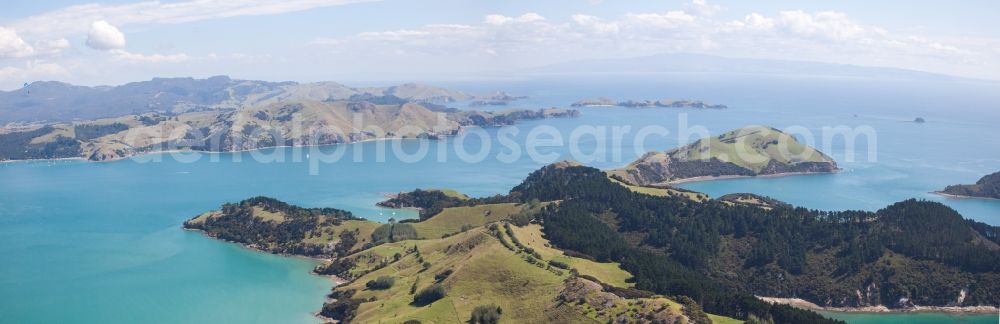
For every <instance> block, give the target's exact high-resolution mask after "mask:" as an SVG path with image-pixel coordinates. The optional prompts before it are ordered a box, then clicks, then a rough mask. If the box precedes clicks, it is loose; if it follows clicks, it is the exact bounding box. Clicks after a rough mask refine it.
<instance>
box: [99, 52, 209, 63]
mask: <svg viewBox="0 0 1000 324" xmlns="http://www.w3.org/2000/svg"><path fill="white" fill-rule="evenodd" d="M111 54H112V56H113V57H114V58H115V59H117V60H120V61H125V62H129V63H179V62H185V61H188V60H191V57H190V56H188V55H187V54H184V53H180V54H171V55H163V54H151V55H145V54H138V53H131V52H128V51H125V50H121V49H114V50H111Z"/></svg>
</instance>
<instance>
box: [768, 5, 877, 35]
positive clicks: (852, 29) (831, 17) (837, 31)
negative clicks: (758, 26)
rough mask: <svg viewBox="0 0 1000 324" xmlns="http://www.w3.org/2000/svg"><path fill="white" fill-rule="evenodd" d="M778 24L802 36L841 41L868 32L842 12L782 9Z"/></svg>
mask: <svg viewBox="0 0 1000 324" xmlns="http://www.w3.org/2000/svg"><path fill="white" fill-rule="evenodd" d="M779 21H780V26H781V27H782V28H786V29H788V30H789V31H791V32H792V33H795V34H799V35H802V36H814V37H823V38H826V39H830V40H837V41H843V40H847V39H852V38H856V37H858V36H862V35H864V34H865V33H866V32H868V31H867V30H866V29H865V28H864V27H862V26H861V25H860V24H857V23H855V22H854V21H852V20H850V19H848V18H847V14H845V13H843V12H833V11H821V12H817V13H815V14H809V13H806V12H804V11H801V10H794V11H782V12H781V14H780V19H779Z"/></svg>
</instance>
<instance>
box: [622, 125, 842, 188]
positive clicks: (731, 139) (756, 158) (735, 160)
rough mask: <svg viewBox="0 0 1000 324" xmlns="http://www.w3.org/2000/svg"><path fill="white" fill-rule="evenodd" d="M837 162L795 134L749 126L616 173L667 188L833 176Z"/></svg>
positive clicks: (646, 157)
mask: <svg viewBox="0 0 1000 324" xmlns="http://www.w3.org/2000/svg"><path fill="white" fill-rule="evenodd" d="M836 170H837V164H836V162H834V161H833V160H832V159H831V158H830V157H828V156H826V155H825V154H823V153H822V152H820V151H818V150H816V149H815V148H812V147H809V146H807V145H805V144H802V143H800V142H799V141H797V140H796V139H795V138H794V137H793V136H791V135H789V134H786V133H784V132H781V131H779V130H777V129H774V128H770V127H763V126H753V127H745V128H740V129H736V130H732V131H729V132H727V133H725V134H722V135H719V136H715V137H709V138H703V139H700V140H698V141H695V142H694V143H691V144H688V145H685V146H682V147H679V148H676V149H673V150H670V151H666V152H651V153H647V154H646V155H643V156H642V157H641V158H639V159H638V160H636V161H634V162H632V163H631V164H629V165H628V166H626V167H624V168H622V169H618V170H612V171H611V172H610V173H611V174H612V175H614V176H615V177H617V178H619V179H622V180H624V181H626V182H628V183H631V184H640V185H653V184H666V183H670V182H676V181H681V180H686V179H694V178H707V177H723V176H757V175H776V174H792V173H817V172H833V171H836Z"/></svg>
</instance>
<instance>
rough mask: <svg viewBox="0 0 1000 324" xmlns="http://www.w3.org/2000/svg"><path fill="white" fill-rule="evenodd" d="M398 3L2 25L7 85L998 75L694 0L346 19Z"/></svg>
mask: <svg viewBox="0 0 1000 324" xmlns="http://www.w3.org/2000/svg"><path fill="white" fill-rule="evenodd" d="M399 5H401V3H400V2H398V1H359V0H294V1H283V2H276V1H263V0H240V1H217V0H203V1H181V2H171V3H161V2H157V1H146V2H136V3H130V4H120V5H101V4H82V5H73V6H68V7H64V8H58V9H54V10H41V11H39V12H37V13H35V14H32V15H27V16H25V17H21V18H15V19H13V20H10V21H3V20H0V88H4V89H9V88H11V87H15V86H16V85H19V84H21V83H22V82H28V81H32V80H42V79H57V80H63V81H70V82H76V83H82V84H108V83H116V82H121V81H123V80H139V79H148V78H151V77H154V76H171V75H184V74H187V75H195V76H204V75H212V74H239V73H238V72H241V73H246V75H238V76H241V77H255V78H271V79H280V80H298V81H309V80H317V79H328V80H329V79H376V78H385V79H391V78H406V77H421V76H423V77H431V78H434V77H469V76H473V75H476V74H480V73H492V74H494V75H496V74H498V73H499V74H502V73H503V71H510V70H518V69H526V68H532V67H538V66H544V65H549V64H557V63H565V62H569V61H579V60H587V59H613V58H627V57H635V56H646V55H655V54H663V53H696V54H708V55H718V56H724V57H740V58H757V59H773V60H796V61H817V62H826V63H838V64H851V65H860V66H876V67H892V68H902V69H910V70H917V71H926V72H934V73H941V74H949V75H956V76H963V77H972V78H981V79H993V80H997V79H1000V59H998V58H1000V40H998V39H997V38H995V36H996V35H986V36H983V35H982V33H957V34H943V33H937V32H934V33H929V32H922V31H923V30H926V28H924V27H921V26H915V27H913V28H898V27H896V28H890V27H885V26H883V25H880V24H878V23H877V22H871V21H862V20H859V19H857V18H854V17H853V16H852V15H849V14H848V13H847V12H844V11H837V10H804V9H797V8H794V7H792V8H788V9H782V10H777V11H771V12H768V11H765V10H760V11H758V10H752V9H751V10H745V9H739V10H738V9H733V8H729V7H728V6H727V5H723V4H716V3H714V2H711V3H710V2H707V1H706V0H694V1H691V2H686V3H679V4H676V5H675V6H674V7H673V8H666V10H649V8H640V9H646V10H638V9H636V10H631V9H632V8H609V9H607V10H600V9H603V8H604V7H602V6H608V5H607V4H604V3H596V4H579V5H578V6H576V7H573V6H565V7H566V8H563V7H558V8H551V7H544V8H543V7H540V8H530V7H531V6H527V7H526V8H513V7H514V6H510V7H511V8H505V6H494V7H496V8H503V9H507V10H497V11H507V13H497V12H496V11H495V12H492V13H486V14H482V13H485V12H488V11H485V10H484V9H481V8H480V9H478V10H474V8H470V9H469V10H467V12H468V13H467V14H464V13H463V12H465V11H463V10H462V8H458V9H454V10H453V11H455V12H457V13H453V14H449V15H444V14H442V17H436V16H428V17H422V18H421V19H411V20H400V21H390V20H386V21H389V22H385V21H382V19H381V18H382V17H378V16H374V15H375V14H379V13H385V11H379V10H369V11H368V15H369V16H367V17H363V16H359V15H355V14H350V15H351V17H348V18H352V17H353V19H354V21H348V20H346V18H344V17H342V16H337V14H338V13H339V12H348V11H364V10H368V9H367V8H377V9H382V7H380V6H399ZM786 5H790V6H794V5H796V3H794V2H792V3H789V4H786ZM540 6H541V5H540ZM519 7H525V6H523V5H522V6H519ZM28 9H30V8H28ZM532 9H538V10H532ZM612 9H616V10H612ZM854 9H855V10H857V8H854ZM972 9H975V8H972ZM486 10H488V9H486ZM371 11H376V13H371ZM744 11H745V12H744ZM384 15H386V16H392V14H391V13H385V14H384ZM330 16H337V17H338V19H332V18H328V17H330ZM244 26H245V27H244ZM330 27H333V28H330ZM244 29H245V30H246V31H245V32H243V30H244ZM994 32H995V31H994ZM109 72H111V73H109Z"/></svg>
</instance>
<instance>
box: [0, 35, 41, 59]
mask: <svg viewBox="0 0 1000 324" xmlns="http://www.w3.org/2000/svg"><path fill="white" fill-rule="evenodd" d="M34 53H35V49H34V48H33V47H31V45H28V43H27V42H25V41H24V39H21V36H18V35H17V32H15V31H14V30H13V29H9V28H4V27H0V58H18V57H27V56H31V55H32V54H34Z"/></svg>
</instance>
